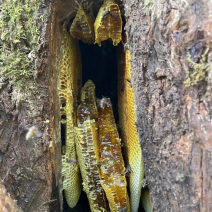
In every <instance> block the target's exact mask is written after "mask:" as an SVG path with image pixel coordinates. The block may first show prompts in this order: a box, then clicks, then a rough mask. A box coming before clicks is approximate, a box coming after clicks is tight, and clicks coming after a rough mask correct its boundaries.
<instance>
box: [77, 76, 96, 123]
mask: <svg viewBox="0 0 212 212" xmlns="http://www.w3.org/2000/svg"><path fill="white" fill-rule="evenodd" d="M81 102H82V103H81V104H80V106H79V107H78V110H77V122H78V124H83V123H84V121H86V120H87V119H90V120H92V119H95V120H97V117H98V112H97V106H96V94H95V85H94V83H93V82H92V81H91V80H88V81H87V82H86V83H85V85H84V86H83V88H82V90H81Z"/></svg>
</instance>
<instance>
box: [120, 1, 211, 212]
mask: <svg viewBox="0 0 212 212" xmlns="http://www.w3.org/2000/svg"><path fill="white" fill-rule="evenodd" d="M124 4H125V15H126V31H127V35H128V40H129V46H130V50H131V54H132V61H131V62H132V87H133V90H134V97H135V104H136V118H137V123H136V124H137V126H138V130H139V135H140V142H141V146H142V149H143V157H144V163H145V170H146V179H147V183H148V185H149V188H150V191H151V199H152V203H153V207H154V211H211V208H212V198H211V197H212V187H211V186H212V185H211V177H212V168H211V163H212V159H211V155H212V152H211V151H212V136H211V129H212V127H211V114H212V110H211V108H212V107H211V100H212V97H211V85H212V78H211V76H212V75H211V73H212V70H211V35H212V34H211V32H212V31H211V30H212V28H211V23H212V19H211V17H212V13H211V8H212V2H211V1H204V0H200V1H199V0H198V1H193V0H192V1H191V0H186V1H178V2H177V1H172V0H171V1H160V0H159V1H151V0H149V1H147V0H146V1H137V0H129V1H124ZM200 75H201V76H202V77H200Z"/></svg>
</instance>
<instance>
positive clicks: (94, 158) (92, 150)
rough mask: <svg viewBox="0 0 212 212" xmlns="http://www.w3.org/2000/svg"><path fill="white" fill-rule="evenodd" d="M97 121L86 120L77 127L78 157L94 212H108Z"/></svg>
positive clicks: (84, 184) (85, 189)
mask: <svg viewBox="0 0 212 212" xmlns="http://www.w3.org/2000/svg"><path fill="white" fill-rule="evenodd" d="M97 129H98V128H97V124H96V122H95V120H86V121H84V123H83V124H79V125H78V127H75V137H76V146H77V156H78V160H79V165H80V171H81V175H82V179H83V190H84V191H85V193H86V194H87V197H88V200H89V203H90V208H91V211H92V212H96V211H107V209H106V201H105V194H104V191H103V189H102V187H101V184H100V177H99V172H100V170H99V167H98V166H97V164H98V162H99V144H98V130H97Z"/></svg>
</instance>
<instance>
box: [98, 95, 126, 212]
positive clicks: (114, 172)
mask: <svg viewBox="0 0 212 212" xmlns="http://www.w3.org/2000/svg"><path fill="white" fill-rule="evenodd" d="M98 113H99V117H98V124H99V147H100V164H101V167H100V170H101V181H100V182H101V185H102V187H103V189H104V191H105V193H106V197H107V199H108V202H109V206H110V209H111V211H112V212H115V211H130V205H129V198H128V194H127V183H126V179H125V167H124V161H123V158H122V152H121V142H120V141H121V140H120V138H119V134H118V131H117V128H116V123H115V120H114V116H113V110H112V105H111V102H110V99H108V98H103V99H102V100H101V101H100V102H99V106H98Z"/></svg>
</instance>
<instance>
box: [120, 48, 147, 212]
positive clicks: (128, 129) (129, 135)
mask: <svg viewBox="0 0 212 212" xmlns="http://www.w3.org/2000/svg"><path fill="white" fill-rule="evenodd" d="M121 52H122V53H121ZM117 55H118V61H119V64H118V97H119V98H118V110H119V124H120V126H121V135H122V138H123V141H124V146H125V154H126V159H127V163H128V164H129V166H130V169H131V173H130V174H129V187H130V205H131V211H132V212H137V211H138V208H139V203H140V196H141V189H142V181H143V179H144V164H143V159H142V150H141V145H140V142H139V137H138V132H137V128H136V125H135V109H134V100H133V90H132V86H131V77H130V51H129V50H126V51H125V53H124V52H123V49H120V46H119V49H118V54H117Z"/></svg>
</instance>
